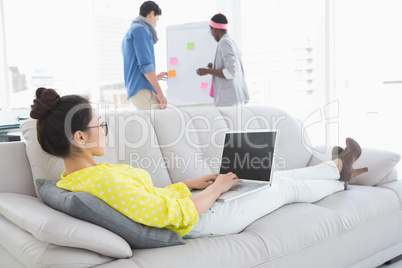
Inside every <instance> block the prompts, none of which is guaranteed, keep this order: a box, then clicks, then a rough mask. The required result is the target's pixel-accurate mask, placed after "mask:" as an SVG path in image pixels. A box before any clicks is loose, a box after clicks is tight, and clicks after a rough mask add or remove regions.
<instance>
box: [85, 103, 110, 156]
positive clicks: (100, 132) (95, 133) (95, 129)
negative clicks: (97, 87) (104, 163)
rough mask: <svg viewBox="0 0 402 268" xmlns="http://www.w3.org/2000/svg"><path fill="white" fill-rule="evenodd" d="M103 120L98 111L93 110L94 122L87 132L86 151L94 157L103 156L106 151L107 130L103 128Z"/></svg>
mask: <svg viewBox="0 0 402 268" xmlns="http://www.w3.org/2000/svg"><path fill="white" fill-rule="evenodd" d="M102 123H103V120H102V119H101V117H100V116H99V115H98V112H97V111H96V110H92V120H91V121H90V122H89V124H88V128H87V129H86V130H85V133H87V137H86V139H87V140H86V142H85V144H86V146H85V147H86V149H87V150H88V151H90V152H91V153H92V155H94V156H102V155H104V154H105V151H106V134H107V133H106V128H105V127H102V126H101V125H102Z"/></svg>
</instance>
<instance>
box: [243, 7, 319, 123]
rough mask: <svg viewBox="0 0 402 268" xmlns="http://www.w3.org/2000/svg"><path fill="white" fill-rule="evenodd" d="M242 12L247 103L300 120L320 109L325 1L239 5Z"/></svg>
mask: <svg viewBox="0 0 402 268" xmlns="http://www.w3.org/2000/svg"><path fill="white" fill-rule="evenodd" d="M257 10H258V12H257ZM241 12H242V13H241V14H242V21H241V31H242V51H243V62H244V68H245V72H246V80H247V83H248V85H249V90H250V93H251V98H252V102H253V103H256V104H263V105H264V104H272V105H274V106H278V107H282V108H283V109H284V110H286V111H289V112H291V113H294V114H296V116H297V117H299V118H303V117H305V116H306V115H308V113H310V112H311V110H312V108H313V107H320V106H322V105H323V104H324V101H325V91H324V88H325V85H324V83H325V80H324V78H325V76H324V71H325V51H324V48H325V47H324V45H325V43H324V42H325V34H324V31H325V16H324V15H325V1H321V0H307V1H298V0H243V1H242V2H241ZM303 107H305V108H303Z"/></svg>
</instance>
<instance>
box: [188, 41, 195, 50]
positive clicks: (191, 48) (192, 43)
mask: <svg viewBox="0 0 402 268" xmlns="http://www.w3.org/2000/svg"><path fill="white" fill-rule="evenodd" d="M194 47H195V44H194V42H188V43H187V49H188V50H194Z"/></svg>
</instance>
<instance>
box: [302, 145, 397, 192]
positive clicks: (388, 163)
mask: <svg viewBox="0 0 402 268" xmlns="http://www.w3.org/2000/svg"><path fill="white" fill-rule="evenodd" d="M331 150H332V147H325V146H317V147H314V148H313V155H312V157H311V160H310V162H309V164H308V166H314V165H317V164H319V163H321V162H322V161H328V160H330V159H331ZM400 159H401V155H400V154H397V153H394V152H390V151H383V150H377V149H371V148H362V155H361V156H360V158H359V159H358V160H357V161H356V163H355V164H354V168H361V167H368V169H369V171H368V172H366V173H363V174H360V175H359V176H357V177H355V178H353V180H351V181H350V184H358V185H369V186H375V185H378V184H383V183H387V182H391V181H395V180H397V179H398V172H397V171H396V169H395V166H396V164H398V162H399V160H400Z"/></svg>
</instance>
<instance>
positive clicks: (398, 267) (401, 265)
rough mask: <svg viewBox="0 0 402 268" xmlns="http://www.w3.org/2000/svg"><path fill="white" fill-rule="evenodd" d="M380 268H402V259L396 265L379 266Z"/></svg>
mask: <svg viewBox="0 0 402 268" xmlns="http://www.w3.org/2000/svg"><path fill="white" fill-rule="evenodd" d="M378 268H402V258H399V260H398V261H397V262H395V263H392V264H389V265H387V264H384V265H381V266H378Z"/></svg>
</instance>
